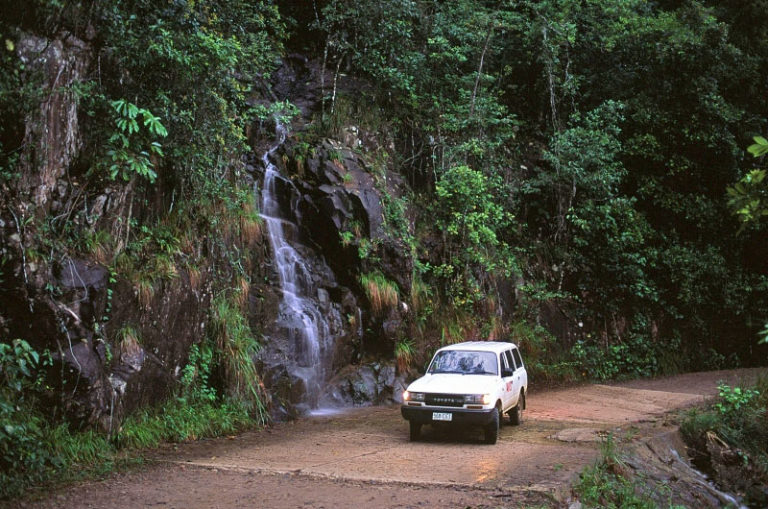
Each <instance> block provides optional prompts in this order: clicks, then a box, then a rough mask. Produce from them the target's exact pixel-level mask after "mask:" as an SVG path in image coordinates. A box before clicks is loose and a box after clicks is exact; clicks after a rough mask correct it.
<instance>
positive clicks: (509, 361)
mask: <svg viewBox="0 0 768 509" xmlns="http://www.w3.org/2000/svg"><path fill="white" fill-rule="evenodd" d="M504 358H505V359H506V360H507V364H508V365H509V369H511V370H512V371H514V370H515V369H517V368H516V366H515V359H514V358H513V357H512V353H511V352H510V351H509V350H507V351H506V352H504Z"/></svg>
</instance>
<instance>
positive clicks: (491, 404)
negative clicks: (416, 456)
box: [400, 341, 528, 444]
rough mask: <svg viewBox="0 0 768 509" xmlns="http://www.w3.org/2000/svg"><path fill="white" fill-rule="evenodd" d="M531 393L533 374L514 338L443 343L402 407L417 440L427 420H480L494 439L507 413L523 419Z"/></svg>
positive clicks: (470, 423) (488, 440)
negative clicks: (503, 340) (511, 341)
mask: <svg viewBox="0 0 768 509" xmlns="http://www.w3.org/2000/svg"><path fill="white" fill-rule="evenodd" d="M527 393H528V374H527V373H526V371H525V366H524V365H523V359H522V357H521V356H520V351H519V350H518V349H517V346H515V345H514V344H513V343H501V342H494V341H469V342H466V343H458V344H455V345H450V346H446V347H444V348H441V349H440V350H438V351H437V352H436V353H435V356H434V357H433V358H432V362H431V363H430V364H429V368H428V369H427V374H426V375H424V376H423V377H421V378H419V379H418V380H416V381H414V382H413V383H412V384H411V385H409V386H408V389H407V390H406V391H405V392H404V393H403V405H402V407H401V408H400V412H401V413H402V415H403V417H404V418H405V419H407V420H408V422H409V423H410V438H411V440H412V441H413V440H418V439H419V437H420V436H421V427H422V426H423V425H424V424H436V423H450V424H455V425H458V426H481V427H482V428H483V430H484V432H485V442H486V443H488V444H495V443H496V439H497V438H498V436H499V423H500V422H501V418H502V415H503V414H505V413H506V414H508V415H509V420H510V422H511V423H512V424H520V423H521V422H522V420H523V410H524V409H525V396H526V394H527Z"/></svg>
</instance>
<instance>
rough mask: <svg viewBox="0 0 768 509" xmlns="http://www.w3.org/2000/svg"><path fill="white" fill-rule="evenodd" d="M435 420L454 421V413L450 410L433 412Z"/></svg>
mask: <svg viewBox="0 0 768 509" xmlns="http://www.w3.org/2000/svg"><path fill="white" fill-rule="evenodd" d="M432 420H433V421H452V420H453V414H451V413H448V412H432Z"/></svg>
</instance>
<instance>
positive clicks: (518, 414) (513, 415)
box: [509, 391, 525, 426]
mask: <svg viewBox="0 0 768 509" xmlns="http://www.w3.org/2000/svg"><path fill="white" fill-rule="evenodd" d="M524 409H525V393H524V392H523V391H520V399H518V400H517V405H516V406H515V408H513V409H512V410H510V411H509V423H510V424H514V425H515V426H519V425H520V424H522V423H523V410H524Z"/></svg>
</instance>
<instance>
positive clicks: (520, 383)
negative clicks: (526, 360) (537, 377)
mask: <svg viewBox="0 0 768 509" xmlns="http://www.w3.org/2000/svg"><path fill="white" fill-rule="evenodd" d="M511 353H512V357H513V358H514V361H515V376H514V378H515V404H517V397H518V396H519V395H520V390H521V389H523V390H525V391H527V390H528V373H527V371H526V370H525V366H524V365H523V358H522V356H521V355H520V350H519V349H518V348H517V347H515V348H512V351H511Z"/></svg>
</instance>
